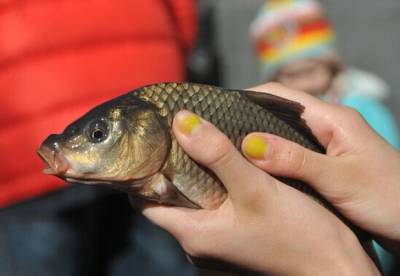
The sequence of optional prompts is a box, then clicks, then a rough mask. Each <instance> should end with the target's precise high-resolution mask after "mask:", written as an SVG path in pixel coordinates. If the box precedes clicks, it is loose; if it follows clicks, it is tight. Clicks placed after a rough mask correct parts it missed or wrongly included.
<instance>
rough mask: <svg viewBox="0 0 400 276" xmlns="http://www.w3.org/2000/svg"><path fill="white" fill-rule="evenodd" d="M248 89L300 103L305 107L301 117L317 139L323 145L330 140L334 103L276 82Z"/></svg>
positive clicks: (333, 118) (334, 115)
mask: <svg viewBox="0 0 400 276" xmlns="http://www.w3.org/2000/svg"><path fill="white" fill-rule="evenodd" d="M248 90H252V91H258V92H264V93H269V94H273V95H276V96H279V97H282V98H286V99H288V100H291V101H295V102H298V103H300V104H301V105H303V106H304V107H305V109H304V112H303V114H302V116H301V117H302V118H303V119H304V120H305V121H306V123H307V125H308V126H309V127H310V128H311V130H312V132H313V134H314V135H315V136H316V137H317V139H318V141H319V142H320V143H321V144H322V145H323V146H324V147H326V146H327V145H328V143H329V142H330V141H331V138H332V133H333V130H334V128H335V127H336V121H337V118H336V115H337V113H338V110H337V107H336V106H335V105H331V104H328V103H325V102H323V101H321V100H319V99H317V98H316V97H314V96H311V95H309V94H307V93H304V92H301V91H297V90H293V89H289V88H287V87H284V86H283V85H281V84H278V83H267V84H263V85H260V86H255V87H251V88H249V89H248Z"/></svg>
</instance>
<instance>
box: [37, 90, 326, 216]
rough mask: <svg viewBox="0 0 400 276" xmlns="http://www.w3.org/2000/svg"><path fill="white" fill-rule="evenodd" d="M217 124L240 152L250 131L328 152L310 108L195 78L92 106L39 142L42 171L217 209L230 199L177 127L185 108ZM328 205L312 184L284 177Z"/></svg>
mask: <svg viewBox="0 0 400 276" xmlns="http://www.w3.org/2000/svg"><path fill="white" fill-rule="evenodd" d="M183 109H185V110H189V111H191V112H194V113H196V114H198V115H199V116H201V117H203V118H205V119H206V120H208V121H210V122H211V123H213V124H214V125H215V126H216V127H217V128H218V129H220V130H221V131H222V132H223V133H225V134H226V135H227V137H229V139H230V140H231V141H232V143H233V144H234V145H235V146H236V147H237V148H238V149H239V148H240V145H241V143H242V141H243V139H244V137H245V136H246V135H247V134H249V133H251V132H255V131H257V132H268V133H272V134H275V135H279V136H281V137H284V138H286V139H289V140H291V141H294V142H296V143H298V144H300V145H302V146H304V147H306V148H308V149H311V150H314V151H316V152H320V153H324V152H325V149H324V148H323V147H322V146H321V145H320V143H319V142H318V140H317V139H316V138H315V136H314V135H313V134H312V131H311V130H310V128H309V127H308V126H307V124H306V122H305V121H304V120H303V119H302V118H301V114H302V112H303V110H304V107H303V106H302V105H301V104H299V103H297V102H293V101H290V100H287V99H284V98H280V97H277V96H274V95H272V94H268V93H260V92H255V91H248V90H232V89H224V88H221V87H216V86H211V85H204V84H195V83H159V84H153V85H148V86H144V87H141V88H138V89H136V90H133V91H131V92H128V93H126V94H124V95H122V96H119V97H117V98H115V99H112V100H110V101H107V102H105V103H103V104H100V105H99V106H97V107H94V108H93V109H92V110H90V111H89V112H88V113H86V114H84V115H83V116H82V117H81V118H79V119H78V120H76V121H75V122H73V123H71V124H70V125H69V126H67V127H66V128H65V130H64V131H63V132H62V133H61V134H51V135H50V136H49V137H48V138H47V139H46V140H45V141H44V142H43V143H42V145H41V146H40V148H39V150H38V154H39V156H40V157H41V158H42V159H43V160H44V162H45V163H46V164H47V167H46V168H45V169H44V173H46V174H50V175H55V176H58V177H60V178H62V179H64V180H66V181H67V182H71V183H81V184H95V185H96V184H99V185H106V186H109V187H112V188H115V189H118V190H122V191H125V192H127V193H129V194H130V195H132V196H134V197H141V198H144V199H146V200H149V201H155V202H157V203H160V204H166V205H173V206H181V207H188V208H205V209H213V208H216V207H218V206H219V205H220V204H221V203H222V202H223V201H224V200H225V199H226V197H227V191H226V189H225V188H224V186H223V184H222V183H221V182H220V181H219V179H218V178H217V177H216V176H215V174H214V173H213V172H212V171H210V170H209V169H207V168H205V167H203V166H201V165H200V164H198V163H196V162H195V161H194V160H192V159H191V158H190V157H189V156H188V155H187V154H186V153H185V152H184V150H183V149H182V148H181V147H180V146H179V144H178V143H177V141H176V139H175V137H174V135H173V133H172V132H171V125H172V120H173V117H174V115H175V114H176V113H177V112H178V111H180V110H183ZM282 181H284V182H285V183H287V184H288V185H290V186H292V187H294V188H296V189H298V190H300V191H302V192H304V193H306V194H308V195H310V196H311V197H312V198H314V199H316V200H318V201H319V202H324V201H323V199H322V198H321V197H320V196H319V195H318V193H317V192H316V191H315V190H313V189H312V188H311V187H309V186H308V185H306V184H304V183H302V182H299V181H293V180H290V179H282Z"/></svg>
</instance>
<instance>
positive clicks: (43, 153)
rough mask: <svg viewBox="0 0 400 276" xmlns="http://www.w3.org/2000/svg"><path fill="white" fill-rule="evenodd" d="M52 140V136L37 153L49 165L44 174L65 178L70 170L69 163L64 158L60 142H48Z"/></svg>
mask: <svg viewBox="0 0 400 276" xmlns="http://www.w3.org/2000/svg"><path fill="white" fill-rule="evenodd" d="M50 138H51V136H49V138H48V139H46V141H44V142H43V144H42V145H41V146H40V148H39V149H38V151H37V153H38V155H39V156H40V157H41V158H42V159H43V161H44V162H45V163H46V165H47V167H46V168H45V169H44V170H43V172H44V173H45V174H50V175H57V176H63V175H64V174H65V173H66V172H67V171H68V169H69V164H68V161H67V159H66V158H65V157H64V155H63V153H62V150H61V148H60V145H59V143H58V142H56V141H53V142H51V143H49V142H48V140H49V139H50Z"/></svg>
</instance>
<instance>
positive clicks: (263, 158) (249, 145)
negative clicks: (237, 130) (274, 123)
mask: <svg viewBox="0 0 400 276" xmlns="http://www.w3.org/2000/svg"><path fill="white" fill-rule="evenodd" d="M242 152H243V154H244V155H245V156H246V158H247V159H248V160H249V161H250V162H252V163H253V164H254V165H256V166H257V167H259V168H261V169H262V170H264V171H266V172H268V173H270V174H272V175H276V176H284V177H289V178H295V179H299V180H303V181H305V182H307V183H309V184H310V185H311V186H314V187H315V188H316V189H317V190H319V191H321V190H325V189H324V188H325V186H326V185H325V183H326V180H327V178H329V180H330V181H331V180H332V179H331V178H332V176H330V177H328V173H329V171H330V170H331V169H332V167H333V166H337V165H336V163H335V162H334V157H330V156H327V155H323V154H320V153H317V152H314V151H311V150H309V149H306V148H304V147H302V146H300V145H298V144H296V143H294V142H291V141H288V140H286V139H284V138H281V137H278V136H275V135H272V134H267V133H252V134H249V135H248V136H246V137H245V139H244V140H243V142H242ZM327 168H330V169H329V170H328V169H327Z"/></svg>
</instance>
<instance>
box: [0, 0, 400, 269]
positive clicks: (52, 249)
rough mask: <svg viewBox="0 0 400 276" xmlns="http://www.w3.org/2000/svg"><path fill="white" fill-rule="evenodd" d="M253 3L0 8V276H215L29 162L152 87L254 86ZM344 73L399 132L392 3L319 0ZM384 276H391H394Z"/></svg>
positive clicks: (108, 201)
mask: <svg viewBox="0 0 400 276" xmlns="http://www.w3.org/2000/svg"><path fill="white" fill-rule="evenodd" d="M263 3H264V1H262V0H245V1H243V0H218V1H215V0H197V1H190V0H154V1H153V0H118V1H105V0H97V1H94V0H92V1H90V0H81V1H78V0H70V1H65V0H64V1H48V0H46V1H45V0H24V1H20V0H7V1H1V2H0V89H1V91H2V94H1V95H0V99H1V100H0V104H1V110H0V116H1V118H0V126H1V127H0V156H1V157H2V159H1V160H0V164H1V166H0V208H1V209H0V275H6V276H8V275H18V276H19V275H118V276H119V275H199V274H203V275H211V272H208V271H200V270H197V269H195V268H193V267H192V266H191V265H190V264H189V263H188V262H187V260H186V258H185V254H184V252H183V251H182V250H181V249H180V247H179V245H178V244H177V243H176V242H175V240H174V239H173V238H172V237H170V236H169V235H168V234H167V233H165V232H164V231H162V230H161V229H159V228H158V227H155V226H154V225H152V224H150V223H149V222H148V221H147V220H145V219H144V218H143V217H142V216H141V215H140V214H139V213H138V212H136V211H134V210H132V208H131V207H130V205H129V203H128V200H127V197H126V195H124V194H122V193H119V192H113V191H109V190H108V189H104V188H102V187H87V186H68V187H65V186H64V185H63V184H62V183H61V181H58V180H56V179H53V178H52V177H48V176H43V175H42V173H41V170H42V167H43V165H42V162H41V161H40V160H39V158H38V157H37V156H36V155H35V149H36V148H37V146H38V145H39V144H40V142H41V141H42V140H43V139H44V138H45V137H46V135H48V134H49V133H54V132H59V131H61V130H62V127H63V126H65V125H66V124H67V123H69V122H71V121H72V120H73V119H75V118H77V117H78V116H79V115H80V114H82V113H83V112H84V111H86V110H88V109H89V107H92V106H94V105H95V104H98V103H100V102H102V101H104V100H106V99H109V98H111V97H114V96H116V95H119V94H121V93H123V92H126V91H129V90H130V89H133V88H136V87H138V86H142V85H145V84H149V83H154V82H161V81H185V80H188V81H192V82H200V83H208V84H214V85H220V86H224V87H228V88H246V87H249V86H253V85H255V84H258V83H260V82H261V77H260V70H259V67H258V60H257V56H256V54H255V50H254V44H253V42H252V41H251V39H250V35H249V26H250V23H251V22H252V20H253V19H254V18H255V16H256V14H257V11H258V10H259V9H260V6H261V5H262V4H263ZM322 4H323V5H324V6H325V10H326V12H327V16H328V18H329V20H330V21H331V23H332V24H333V26H334V28H335V30H336V33H337V36H338V37H339V39H338V48H339V52H340V54H341V55H342V57H343V59H344V60H345V62H346V63H348V64H351V65H353V66H356V67H358V68H362V69H363V70H367V71H369V72H372V73H375V74H376V75H378V76H379V77H380V78H382V79H383V80H384V81H385V82H386V83H387V84H388V86H389V87H390V92H391V93H390V96H389V98H387V99H385V104H387V105H388V107H389V109H390V110H391V111H392V113H393V114H394V117H395V119H396V121H397V123H399V122H400V120H399V119H400V109H399V108H398V103H400V91H398V90H400V74H399V70H398V69H397V65H398V64H400V32H399V26H400V2H399V1H397V0H381V1H379V3H377V2H376V1H374V0H348V1H334V0H323V1H322ZM385 273H386V275H399V274H400V271H399V270H396V268H394V267H393V262H392V266H388V267H387V268H386V270H385Z"/></svg>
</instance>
